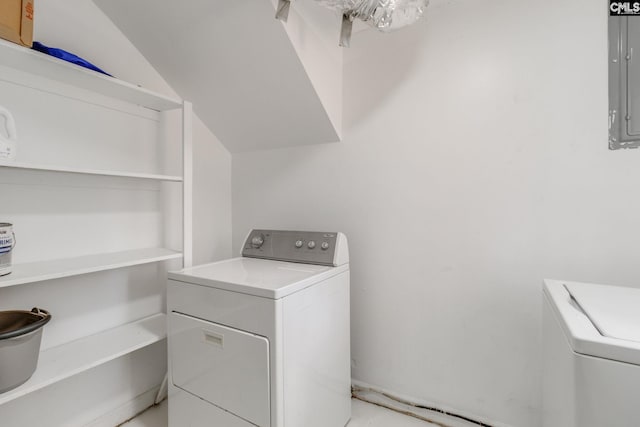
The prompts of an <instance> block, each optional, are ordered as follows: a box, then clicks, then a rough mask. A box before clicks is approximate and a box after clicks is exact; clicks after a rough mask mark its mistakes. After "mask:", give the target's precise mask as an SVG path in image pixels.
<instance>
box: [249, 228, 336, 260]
mask: <svg viewBox="0 0 640 427" xmlns="http://www.w3.org/2000/svg"><path fill="white" fill-rule="evenodd" d="M337 243H338V233H335V232H320V231H281V230H252V231H251V233H249V236H247V240H246V241H245V243H244V246H243V249H242V256H244V257H251V258H264V259H273V260H278V261H289V262H301V263H305V264H319V265H336V264H335V254H336V245H337Z"/></svg>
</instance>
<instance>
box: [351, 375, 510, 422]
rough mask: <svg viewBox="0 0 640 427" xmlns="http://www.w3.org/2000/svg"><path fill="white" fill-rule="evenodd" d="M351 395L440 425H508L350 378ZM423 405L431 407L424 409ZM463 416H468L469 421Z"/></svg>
mask: <svg viewBox="0 0 640 427" xmlns="http://www.w3.org/2000/svg"><path fill="white" fill-rule="evenodd" d="M352 395H353V397H354V398H356V399H358V400H362V401H363V402H367V403H372V404H374V405H378V406H382V407H384V408H387V409H391V410H392V411H396V412H400V413H402V414H405V415H408V416H412V417H415V418H418V419H421V420H423V421H428V422H431V423H433V424H436V425H438V426H441V427H481V426H489V427H509V426H507V425H506V424H502V423H494V422H490V421H487V420H483V419H481V418H480V417H476V416H473V415H469V414H465V413H461V412H460V411H456V410H453V409H451V408H444V407H439V406H437V405H435V404H433V403H429V402H420V401H419V400H418V399H414V398H411V397H408V396H402V395H400V394H398V393H394V392H392V391H389V390H385V389H382V388H379V387H375V386H372V385H369V384H367V383H364V382H362V381H356V380H352ZM424 407H427V408H431V409H425V408H424ZM464 418H468V419H469V421H467V420H465V419H464Z"/></svg>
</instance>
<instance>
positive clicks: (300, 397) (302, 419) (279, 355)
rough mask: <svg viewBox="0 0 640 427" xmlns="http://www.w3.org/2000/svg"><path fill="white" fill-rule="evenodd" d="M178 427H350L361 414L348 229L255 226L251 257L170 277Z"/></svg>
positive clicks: (172, 411) (172, 421) (174, 423)
mask: <svg viewBox="0 0 640 427" xmlns="http://www.w3.org/2000/svg"><path fill="white" fill-rule="evenodd" d="M167 305H168V313H169V314H168V317H169V334H168V345H169V379H170V380H169V425H170V426H171V427H186V426H203V427H204V426H207V427H209V426H214V427H249V426H259V427H343V426H344V425H345V424H346V423H347V422H348V421H349V418H350V416H351V368H350V363H351V362H350V332H349V330H350V319H349V316H350V315H349V254H348V248H347V240H346V237H345V236H344V235H343V234H342V233H324V232H298V231H275V230H253V231H252V232H251V233H249V235H248V237H247V239H246V242H245V244H244V246H243V249H242V256H241V257H239V258H233V259H229V260H226V261H221V262H215V263H212V264H206V265H201V266H197V267H191V268H186V269H184V270H181V271H178V272H171V273H169V282H168V290H167Z"/></svg>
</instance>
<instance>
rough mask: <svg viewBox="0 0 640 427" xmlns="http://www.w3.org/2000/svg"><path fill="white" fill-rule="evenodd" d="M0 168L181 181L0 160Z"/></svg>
mask: <svg viewBox="0 0 640 427" xmlns="http://www.w3.org/2000/svg"><path fill="white" fill-rule="evenodd" d="M0 167H5V168H17V169H28V170H37V171H47V172H65V173H77V174H86V175H101V176H115V177H123V178H140V179H154V180H158V181H173V182H182V181H183V179H182V177H181V176H173V175H157V174H150V173H137V172H115V171H108V170H100V169H86V168H69V167H61V166H49V165H39V164H33V163H23V162H9V161H6V160H0Z"/></svg>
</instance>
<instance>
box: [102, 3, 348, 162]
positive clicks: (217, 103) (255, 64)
mask: <svg viewBox="0 0 640 427" xmlns="http://www.w3.org/2000/svg"><path fill="white" fill-rule="evenodd" d="M273 1H275V0H273ZM297 1H299V0H297ZM95 3H96V4H97V5H98V6H99V7H100V8H101V9H102V10H103V11H104V13H105V14H106V15H107V16H108V17H109V18H110V19H111V20H112V21H113V22H114V23H115V24H116V25H117V26H118V28H120V30H121V31H122V32H123V33H124V34H125V36H127V37H128V38H129V40H131V42H132V43H133V44H134V45H135V46H136V48H137V49H138V50H139V51H140V52H141V53H142V54H143V55H144V56H145V57H146V58H147V60H148V61H149V62H150V63H151V64H152V65H153V66H154V67H155V69H156V70H157V71H158V72H159V73H160V74H161V75H162V76H163V78H164V79H165V80H166V81H167V82H168V83H169V84H170V85H171V86H172V87H173V88H174V90H176V91H177V92H178V93H179V95H180V96H181V97H182V98H184V99H187V100H189V101H191V102H192V103H193V105H194V110H195V112H196V114H197V115H198V116H199V117H200V118H201V119H202V121H203V122H204V123H205V124H206V125H207V126H208V127H209V129H211V131H212V132H213V133H214V134H215V135H216V136H217V137H218V139H220V141H221V142H222V143H223V144H224V145H225V146H226V147H227V148H228V149H229V150H230V151H231V152H237V151H248V150H256V149H265V148H277V147H285V146H292V145H305V144H317V143H326V142H337V141H339V140H340V126H341V114H342V53H341V51H339V50H338V48H337V36H338V32H339V26H338V22H339V20H338V19H339V17H336V16H335V14H334V13H333V12H330V11H327V10H325V9H322V8H320V7H317V10H316V9H313V7H316V6H315V5H314V6H311V9H310V8H309V2H308V1H307V2H306V3H307V4H306V6H304V7H301V8H300V9H299V12H300V13H303V14H304V13H307V14H309V12H310V15H315V16H316V17H317V19H312V21H305V19H306V18H304V17H302V18H301V17H300V13H297V15H296V14H294V15H295V16H294V17H293V18H291V17H290V19H289V22H288V23H287V24H284V23H282V22H280V21H277V20H276V19H275V18H274V14H275V7H274V3H273V2H272V0H226V1H223V0H185V1H180V2H177V1H169V0H95ZM294 5H295V3H294ZM141 17H144V18H141ZM333 22H336V24H335V27H334V26H333ZM327 40H331V41H332V42H331V46H329V43H328V41H327ZM333 40H335V44H334V43H333ZM325 59H326V60H325Z"/></svg>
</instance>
